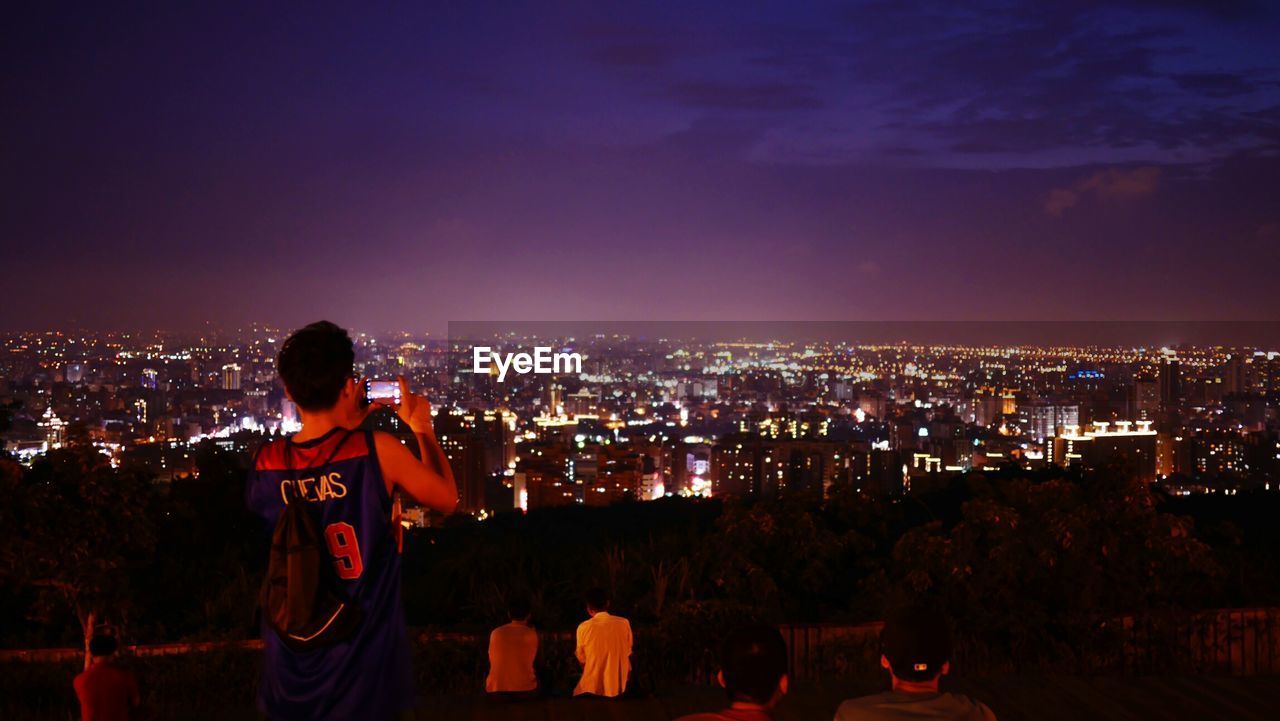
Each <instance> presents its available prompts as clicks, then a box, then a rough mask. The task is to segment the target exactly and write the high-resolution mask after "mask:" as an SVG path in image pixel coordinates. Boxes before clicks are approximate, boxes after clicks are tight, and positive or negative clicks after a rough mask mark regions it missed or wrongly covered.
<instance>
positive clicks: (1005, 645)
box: [891, 471, 1219, 666]
mask: <svg viewBox="0 0 1280 721" xmlns="http://www.w3.org/2000/svg"><path fill="white" fill-rule="evenodd" d="M962 508H963V511H962V517H961V519H960V520H959V522H957V523H955V524H954V525H952V526H951V527H950V528H945V527H944V526H943V524H942V523H940V522H935V523H930V524H927V525H925V526H921V527H917V528H914V529H912V530H910V531H908V532H907V533H906V534H904V535H903V537H902V538H901V539H900V540H899V541H898V543H897V544H896V545H895V547H894V550H893V554H892V564H891V569H892V571H893V575H894V578H895V580H896V583H897V589H896V591H897V593H899V594H901V595H903V596H907V597H911V598H912V599H916V600H918V599H920V598H921V597H932V598H933V599H935V600H937V601H938V602H940V603H941V604H942V605H943V606H944V607H945V608H946V609H947V611H948V613H950V614H951V616H952V617H953V619H954V621H955V623H956V626H957V630H958V637H959V638H960V639H961V640H967V641H969V642H971V646H970V647H971V648H975V649H981V650H982V651H983V652H984V653H987V654H992V655H994V656H995V658H990V657H989V658H987V659H985V660H986V661H987V662H1006V661H1013V662H1020V663H1039V662H1058V661H1061V660H1067V661H1068V662H1070V661H1074V662H1077V663H1081V664H1084V665H1085V666H1092V665H1094V663H1095V662H1096V661H1097V660H1098V659H1099V656H1098V655H1097V654H1098V653H1101V652H1103V651H1105V650H1106V649H1109V648H1114V646H1113V645H1112V644H1113V642H1114V640H1115V637H1114V629H1115V626H1116V624H1115V622H1116V621H1118V620H1120V619H1121V618H1123V617H1125V616H1130V615H1139V614H1151V613H1160V614H1169V613H1174V612H1177V611H1180V610H1184V609H1190V608H1196V607H1198V606H1199V605H1201V604H1202V603H1203V601H1204V600H1205V597H1206V594H1207V593H1209V592H1210V591H1211V589H1213V588H1214V585H1215V584H1214V581H1216V580H1217V578H1218V577H1219V569H1218V566H1217V564H1216V562H1215V560H1214V558H1213V555H1212V552H1211V550H1210V549H1209V547H1208V546H1206V545H1205V544H1203V543H1201V542H1200V541H1199V540H1197V539H1196V538H1195V537H1194V535H1193V530H1194V529H1193V524H1192V522H1191V521H1190V520H1189V519H1187V518H1183V517H1180V516H1174V515H1172V514H1168V513H1161V512H1160V511H1159V510H1158V509H1157V508H1156V504H1155V502H1154V498H1153V496H1152V494H1151V492H1150V491H1149V490H1148V489H1147V488H1146V486H1145V485H1143V484H1141V483H1139V482H1136V481H1129V480H1125V477H1124V476H1123V475H1119V474H1114V473H1111V472H1107V471H1104V472H1098V473H1092V474H1089V475H1086V476H1084V477H1082V478H1081V479H1079V480H1078V481H1073V480H1070V479H1058V480H1052V481H1048V482H1043V483H1033V482H1030V481H1026V480H1012V481H1009V482H1006V483H1001V484H993V485H992V486H991V487H989V488H988V489H987V490H986V491H985V492H984V493H981V494H979V495H976V496H975V497H974V498H972V499H971V500H969V501H967V502H965V503H964V504H963V506H962ZM904 600H906V599H898V601H899V602H902V601H904Z"/></svg>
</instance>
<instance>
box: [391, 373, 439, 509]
mask: <svg viewBox="0 0 1280 721" xmlns="http://www.w3.org/2000/svg"><path fill="white" fill-rule="evenodd" d="M400 398H401V403H400V405H399V406H398V407H397V408H396V413H397V414H399V416H400V418H401V419H403V420H404V422H405V423H406V424H408V426H409V428H410V429H411V430H413V435H414V438H415V439H417V441H418V452H419V454H420V455H421V457H422V460H418V459H417V458H414V456H413V454H412V453H411V452H409V449H408V448H405V447H404V446H403V445H402V444H401V443H400V441H398V440H396V439H395V438H394V437H393V436H390V435H388V434H386V433H378V434H375V435H374V443H375V444H376V445H377V448H378V459H379V463H380V464H381V466H382V475H383V477H384V478H386V480H387V486H388V488H387V490H388V492H390V491H392V490H394V489H396V488H400V489H402V490H403V491H404V492H405V493H407V494H409V497H410V498H412V499H413V500H415V501H417V502H418V503H420V504H422V505H424V506H426V507H427V508H430V509H433V510H436V511H441V512H443V513H451V512H452V511H453V509H454V508H455V507H457V505H458V484H457V482H456V481H455V480H454V478H453V469H452V468H450V467H449V459H448V458H447V457H446V456H445V454H444V450H443V449H441V448H440V444H439V443H438V442H437V441H436V432H435V429H434V428H433V427H432V425H431V404H430V403H428V402H427V399H426V398H423V397H422V396H419V395H414V394H412V393H410V392H409V388H408V384H407V383H405V380H404V378H401V379H400Z"/></svg>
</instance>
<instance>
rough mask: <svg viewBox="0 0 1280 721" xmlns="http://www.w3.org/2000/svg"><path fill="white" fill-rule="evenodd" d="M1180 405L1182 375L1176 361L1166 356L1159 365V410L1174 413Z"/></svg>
mask: <svg viewBox="0 0 1280 721" xmlns="http://www.w3.org/2000/svg"><path fill="white" fill-rule="evenodd" d="M1181 404H1182V375H1181V373H1180V372H1179V368H1178V359H1177V358H1176V357H1172V356H1168V357H1166V358H1165V359H1164V360H1163V361H1161V363H1160V410H1161V411H1163V412H1166V413H1168V412H1172V411H1176V410H1177V409H1178V408H1179V406H1181Z"/></svg>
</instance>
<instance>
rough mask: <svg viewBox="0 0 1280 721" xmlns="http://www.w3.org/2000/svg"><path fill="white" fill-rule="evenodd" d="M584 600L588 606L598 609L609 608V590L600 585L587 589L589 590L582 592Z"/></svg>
mask: <svg viewBox="0 0 1280 721" xmlns="http://www.w3.org/2000/svg"><path fill="white" fill-rule="evenodd" d="M582 600H584V601H586V602H587V608H594V609H595V610H597V611H605V610H608V608H609V592H608V591H606V590H604V589H603V588H600V587H599V586H597V587H596V588H590V589H587V592H586V593H584V594H582Z"/></svg>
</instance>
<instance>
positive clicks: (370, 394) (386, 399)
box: [364, 379, 400, 406]
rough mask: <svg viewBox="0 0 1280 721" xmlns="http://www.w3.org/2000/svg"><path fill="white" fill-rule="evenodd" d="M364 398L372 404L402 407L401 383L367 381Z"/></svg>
mask: <svg viewBox="0 0 1280 721" xmlns="http://www.w3.org/2000/svg"><path fill="white" fill-rule="evenodd" d="M364 397H365V400H367V401H368V402H370V403H382V404H384V405H392V406H398V405H400V382H399V381H375V380H372V379H366V380H365V382H364Z"/></svg>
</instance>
